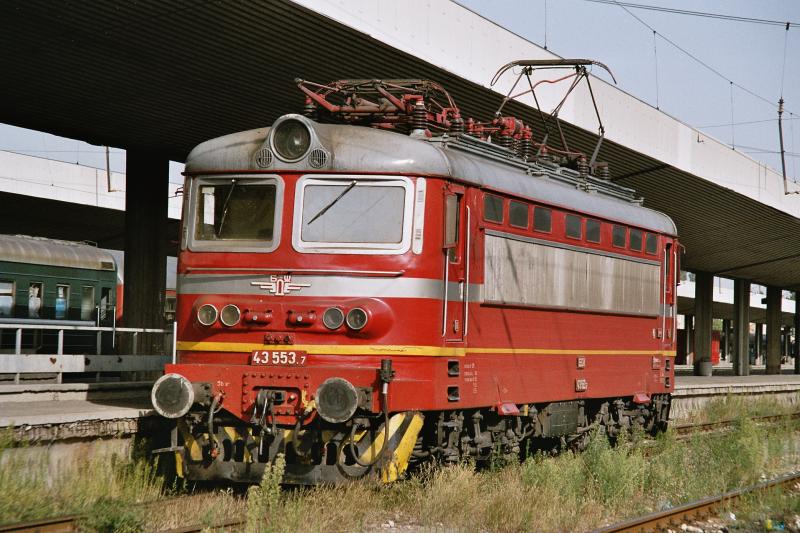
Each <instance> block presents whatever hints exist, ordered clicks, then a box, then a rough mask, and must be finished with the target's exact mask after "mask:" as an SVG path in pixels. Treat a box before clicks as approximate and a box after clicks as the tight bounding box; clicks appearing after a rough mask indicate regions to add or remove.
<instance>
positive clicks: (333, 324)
mask: <svg viewBox="0 0 800 533" xmlns="http://www.w3.org/2000/svg"><path fill="white" fill-rule="evenodd" d="M322 323H323V324H325V327H326V328H328V329H338V328H340V327H342V324H344V313H343V312H342V310H341V309H339V308H338V307H329V308H327V309H326V310H325V312H324V313H323V314H322Z"/></svg>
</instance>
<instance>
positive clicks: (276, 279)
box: [250, 274, 311, 296]
mask: <svg viewBox="0 0 800 533" xmlns="http://www.w3.org/2000/svg"><path fill="white" fill-rule="evenodd" d="M250 285H254V286H256V287H260V288H261V289H263V290H265V291H267V292H269V293H271V294H274V295H275V296H286V295H287V294H289V293H290V292H292V291H299V290H300V289H302V288H303V287H310V286H311V284H310V283H292V275H291V274H282V275H272V276H270V277H269V281H253V282H251V283H250Z"/></svg>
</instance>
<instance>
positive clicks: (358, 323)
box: [347, 307, 369, 331]
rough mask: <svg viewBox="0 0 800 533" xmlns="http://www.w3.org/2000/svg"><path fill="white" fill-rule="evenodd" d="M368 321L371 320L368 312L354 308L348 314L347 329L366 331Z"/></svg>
mask: <svg viewBox="0 0 800 533" xmlns="http://www.w3.org/2000/svg"><path fill="white" fill-rule="evenodd" d="M367 320H369V316H368V315H367V312H366V311H364V310H363V309H361V308H360V307H354V308H353V309H351V310H350V311H348V312H347V327H348V328H350V329H352V330H355V331H358V330H360V329H364V326H366V325H367Z"/></svg>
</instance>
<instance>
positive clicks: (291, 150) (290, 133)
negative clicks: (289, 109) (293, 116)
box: [272, 120, 311, 162]
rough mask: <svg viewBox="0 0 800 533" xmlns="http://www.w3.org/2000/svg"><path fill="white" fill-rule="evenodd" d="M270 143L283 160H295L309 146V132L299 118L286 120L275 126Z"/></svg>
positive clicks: (303, 153) (306, 150) (302, 154)
mask: <svg viewBox="0 0 800 533" xmlns="http://www.w3.org/2000/svg"><path fill="white" fill-rule="evenodd" d="M272 145H273V147H274V148H275V151H276V152H277V153H278V156H279V157H280V158H281V159H283V160H284V161H289V162H292V161H297V160H298V159H300V158H301V157H303V156H304V155H305V154H306V152H308V148H309V146H311V132H310V131H308V127H307V126H306V125H305V124H303V123H302V122H300V121H299V120H286V121H284V122H281V123H280V124H279V125H278V127H277V128H275V131H274V132H273V134H272Z"/></svg>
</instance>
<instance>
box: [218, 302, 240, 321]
mask: <svg viewBox="0 0 800 533" xmlns="http://www.w3.org/2000/svg"><path fill="white" fill-rule="evenodd" d="M241 318H242V312H241V311H239V308H238V307H236V306H235V305H233V304H228V305H226V306H225V307H223V308H222V312H221V313H220V314H219V320H220V322H222V323H223V324H225V325H226V326H235V325H236V324H238V323H239V320H240V319H241Z"/></svg>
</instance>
